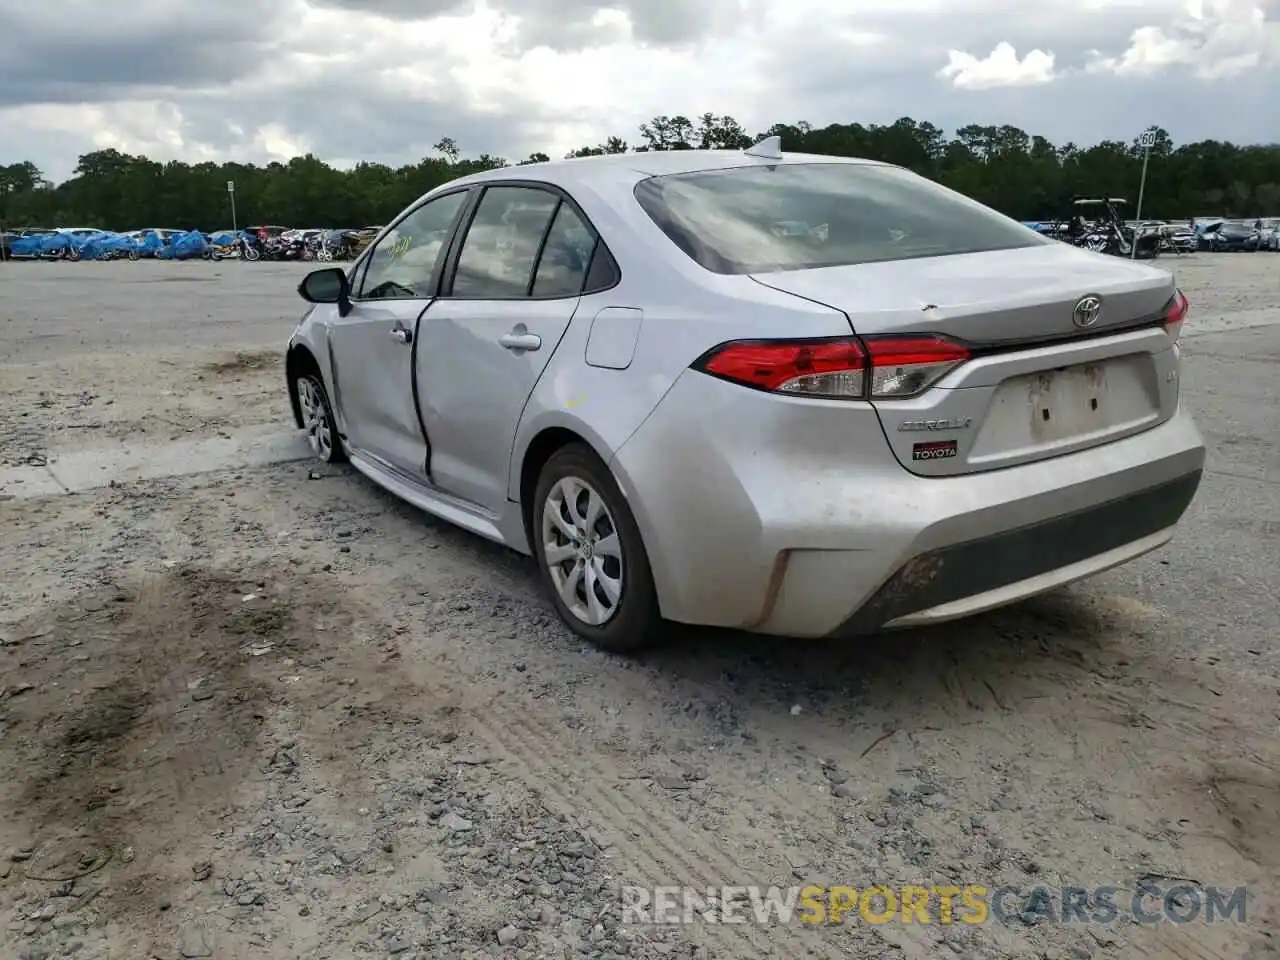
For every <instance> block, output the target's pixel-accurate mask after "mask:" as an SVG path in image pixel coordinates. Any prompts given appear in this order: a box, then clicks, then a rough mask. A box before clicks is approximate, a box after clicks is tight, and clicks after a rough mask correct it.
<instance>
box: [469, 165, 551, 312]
mask: <svg viewBox="0 0 1280 960" xmlns="http://www.w3.org/2000/svg"><path fill="white" fill-rule="evenodd" d="M559 204H560V198H559V197H558V196H557V195H556V194H554V193H551V192H550V191H547V190H538V189H534V188H532V187H490V188H489V189H487V190H485V192H484V196H483V197H482V198H481V199H480V204H479V206H478V207H477V208H476V214H475V217H474V218H473V219H472V221H471V226H470V227H469V228H468V229H467V235H466V239H464V240H463V241H462V250H461V251H460V252H459V254H458V266H457V269H456V271H455V272H454V277H453V288H452V291H451V295H452V296H454V297H460V298H466V299H470V300H511V299H517V298H521V297H527V296H528V295H529V286H530V283H531V282H532V280H533V271H534V266H535V264H536V263H537V261H538V253H539V251H540V250H541V248H542V241H543V238H544V237H545V236H546V235H547V228H548V227H549V226H551V218H552V217H553V216H555V213H556V209H557V207H558V206H559Z"/></svg>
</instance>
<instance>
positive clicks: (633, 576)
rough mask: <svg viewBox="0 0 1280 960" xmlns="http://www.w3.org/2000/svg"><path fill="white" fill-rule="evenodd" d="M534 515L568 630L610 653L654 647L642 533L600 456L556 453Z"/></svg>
mask: <svg viewBox="0 0 1280 960" xmlns="http://www.w3.org/2000/svg"><path fill="white" fill-rule="evenodd" d="M529 509H530V515H529V535H530V537H531V539H532V541H533V542H532V544H531V546H532V547H533V552H534V555H535V556H536V557H537V559H538V567H539V569H540V570H541V572H542V579H543V582H544V583H545V584H546V586H547V590H548V592H549V593H550V595H551V602H552V603H553V604H555V607H556V612H557V613H559V614H560V618H561V619H562V620H563V621H564V622H565V624H566V625H567V626H568V627H569V629H571V630H572V631H573V632H574V633H576V634H577V635H578V636H580V637H582V638H583V639H584V640H587V641H588V642H590V643H591V644H593V645H595V646H596V647H598V648H600V649H601V650H605V651H608V652H609V653H635V652H637V651H639V650H641V649H643V648H645V647H647V646H651V645H653V644H654V643H655V642H657V640H658V638H659V633H660V628H661V626H662V616H661V613H660V612H659V609H658V593H657V589H656V587H655V586H654V583H653V573H652V570H651V569H650V567H649V557H648V554H647V553H646V552H645V548H644V541H643V540H642V539H641V536H640V528H639V527H638V526H637V525H636V521H635V517H634V516H632V513H631V510H630V508H629V507H628V505H627V500H626V498H625V497H624V496H623V495H622V491H621V490H620V489H619V488H618V484H617V481H615V480H614V479H613V475H612V474H611V473H610V472H609V468H608V467H606V466H605V465H604V463H603V462H602V461H601V460H600V458H599V457H597V456H596V454H595V452H594V451H593V450H592V449H591V448H590V447H588V446H587V445H586V444H583V443H574V444H570V445H568V446H566V447H563V448H561V449H560V450H557V451H556V452H555V453H554V454H552V456H551V458H550V459H549V460H548V461H547V462H546V464H545V465H544V466H543V468H542V473H541V474H540V475H539V477H538V485H537V488H536V490H535V492H534V496H533V502H532V504H530V508H529Z"/></svg>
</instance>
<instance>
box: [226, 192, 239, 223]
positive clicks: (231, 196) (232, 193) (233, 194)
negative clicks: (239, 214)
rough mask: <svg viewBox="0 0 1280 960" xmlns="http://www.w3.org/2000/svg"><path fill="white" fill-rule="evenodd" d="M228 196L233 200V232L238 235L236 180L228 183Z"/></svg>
mask: <svg viewBox="0 0 1280 960" xmlns="http://www.w3.org/2000/svg"><path fill="white" fill-rule="evenodd" d="M227 196H229V197H230V198H231V232H232V233H238V232H239V231H238V230H237V228H236V182H235V181H234V180H228V181H227Z"/></svg>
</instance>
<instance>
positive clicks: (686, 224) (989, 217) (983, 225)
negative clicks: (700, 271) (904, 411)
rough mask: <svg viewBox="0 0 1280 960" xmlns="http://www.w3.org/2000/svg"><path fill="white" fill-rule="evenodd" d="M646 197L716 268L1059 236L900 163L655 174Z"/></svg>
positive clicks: (736, 269)
mask: <svg viewBox="0 0 1280 960" xmlns="http://www.w3.org/2000/svg"><path fill="white" fill-rule="evenodd" d="M635 196H636V200H637V201H639V203H640V206H641V207H642V208H643V209H644V211H645V212H646V213H647V214H648V215H649V217H650V218H651V219H652V220H653V221H654V222H655V223H656V224H657V225H658V226H659V227H661V229H662V231H663V232H664V233H665V234H666V235H667V237H668V238H669V239H670V240H671V241H672V242H673V243H675V244H676V246H678V247H679V248H680V249H681V250H683V251H684V252H685V253H686V254H687V255H688V256H689V257H691V258H692V259H693V260H695V261H696V262H697V263H699V264H701V265H702V266H703V267H705V268H706V269H708V270H712V271H714V272H716V273H729V274H739V273H772V272H776V271H784V270H806V269H813V268H818V267H835V266H848V265H851V264H860V263H879V262H884V261H888V260H909V259H916V258H920V257H937V256H949V255H954V254H962V253H982V252H987V251H992V250H1013V249H1018V248H1022V247H1034V246H1039V245H1043V244H1047V243H1054V242H1055V241H1053V240H1051V239H1049V238H1047V237H1043V236H1041V235H1039V234H1038V233H1036V232H1035V231H1034V230H1032V229H1030V228H1028V227H1024V226H1023V225H1021V224H1019V223H1018V222H1017V221H1014V220H1011V219H1009V218H1007V217H1005V216H1003V215H1002V214H999V213H997V212H996V211H994V210H992V209H990V208H988V207H985V206H983V205H982V204H980V203H978V202H976V201H974V200H970V199H969V198H967V197H964V196H962V195H961V194H958V193H956V192H954V191H952V190H948V189H947V188H946V187H943V186H941V185H940V184H937V183H934V182H933V181H931V180H927V179H925V178H924V177H921V176H917V175H916V174H914V173H911V172H910V171H907V170H903V169H900V168H898V167H884V166H878V165H874V164H854V163H786V164H778V165H776V166H772V167H765V166H755V165H753V166H747V167H735V168H732V169H727V170H711V171H705V172H699V173H684V174H672V175H667V176H658V177H651V178H649V179H647V180H642V181H641V182H640V183H639V184H637V185H636V189H635Z"/></svg>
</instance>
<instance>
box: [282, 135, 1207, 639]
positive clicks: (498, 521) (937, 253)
mask: <svg viewBox="0 0 1280 960" xmlns="http://www.w3.org/2000/svg"><path fill="white" fill-rule="evenodd" d="M299 292H300V293H301V295H302V296H303V298H304V299H306V300H308V301H309V302H310V303H311V304H312V306H311V308H310V310H308V312H307V313H306V315H305V316H304V317H303V319H302V321H301V322H300V323H299V325H298V327H297V330H296V331H295V332H294V334H293V336H292V338H291V339H290V341H289V344H288V354H287V376H288V387H289V392H290V398H291V400H292V403H293V412H294V416H295V419H296V421H297V424H298V426H299V428H302V429H304V430H305V431H306V432H307V434H308V436H309V438H310V440H311V444H312V447H313V449H314V450H315V452H316V454H317V455H318V456H319V457H321V458H322V459H324V460H327V461H338V460H343V459H349V460H350V462H351V463H352V464H353V465H354V466H355V467H356V469H358V470H359V471H360V472H362V473H364V474H366V475H367V476H368V477H370V478H371V479H372V480H373V481H374V482H375V483H377V484H379V485H380V486H382V487H385V488H386V489H388V490H390V491H391V492H393V493H395V494H396V495H398V496H400V497H402V498H403V499H405V500H407V501H409V502H410V503H413V504H415V505H417V506H418V507H420V508H422V509H423V510H426V511H428V512H430V513H432V514H435V515H437V516H439V517H442V518H444V519H446V520H448V521H450V522H452V523H454V524H457V525H458V526H460V527H463V528H465V529H467V530H470V531H472V532H474V533H476V534H479V535H480V536H483V537H487V538H489V539H491V540H494V541H497V542H498V543H501V544H505V545H506V546H508V547H510V548H512V549H514V550H516V551H519V552H521V553H524V554H530V555H532V556H534V557H535V558H536V559H537V562H538V565H539V567H540V569H541V573H542V576H543V577H544V578H545V581H546V584H547V587H548V588H549V593H550V596H551V599H552V602H553V603H554V604H555V606H556V608H557V610H558V611H559V613H560V616H561V617H562V618H563V619H564V621H565V622H566V623H567V624H568V625H569V626H570V627H571V628H572V629H573V630H575V631H576V632H577V633H578V634H580V635H581V636H583V637H585V638H587V639H588V640H590V641H592V642H593V643H595V644H597V645H599V646H600V647H602V648H605V649H608V650H613V651H627V650H635V649H637V648H639V647H641V646H643V645H644V644H646V643H648V642H650V641H652V640H655V639H658V638H660V637H661V635H662V625H663V623H664V621H678V622H684V623H692V624H706V625H716V626H723V627H735V628H740V629H743V630H748V631H756V632H761V633H768V634H775V635H786V636H798V637H841V636H850V635H857V634H867V633H875V632H879V631H882V630H888V629H894V628H899V627H911V626H918V625H925V624H931V623H937V622H941V621H945V620H950V619H954V618H958V617H963V616H967V615H970V614H974V613H977V612H979V611H983V610H987V609H990V608H993V607H997V606H1001V605H1003V604H1007V603H1010V602H1013V601H1016V600H1019V599H1021V598H1024V597H1028V596H1030V595H1032V594H1036V593H1039V592H1041V591H1045V590H1049V589H1052V588H1054V587H1057V586H1059V585H1061V584H1065V583H1068V582H1070V581H1074V580H1078V579H1080V578H1082V577H1086V576H1089V575H1092V574H1095V573H1097V572H1099V571H1101V570H1104V569H1106V568H1108V567H1112V566H1115V565H1117V564H1121V563H1125V562H1126V561H1129V560H1132V559H1133V558H1135V557H1138V556H1140V555H1141V554H1144V553H1146V552H1147V551H1150V550H1152V549H1154V548H1156V547H1159V546H1161V545H1163V544H1164V543H1166V542H1167V541H1168V540H1169V539H1170V538H1171V537H1172V536H1173V534H1174V528H1175V526H1176V525H1177V524H1178V522H1179V519H1180V518H1181V517H1182V515H1183V512H1184V511H1185V510H1186V509H1187V506H1188V504H1189V503H1190V502H1191V500H1192V498H1193V496H1194V495H1195V492H1196V490H1197V487H1198V485H1199V483H1200V477H1201V471H1202V468H1203V465H1204V459H1205V451H1204V445H1203V441H1202V439H1201V437H1200V434H1199V433H1198V431H1197V429H1196V427H1195V425H1194V423H1193V422H1192V419H1191V417H1190V415H1189V414H1188V413H1187V411H1186V410H1185V409H1184V408H1183V407H1182V406H1181V404H1180V403H1179V348H1178V337H1179V331H1180V329H1181V327H1182V324H1183V321H1184V319H1185V318H1186V315H1187V301H1186V299H1185V298H1184V297H1183V296H1182V294H1181V293H1180V292H1179V291H1178V290H1177V289H1176V288H1175V286H1174V282H1173V279H1172V277H1171V276H1170V275H1169V274H1168V273H1166V272H1164V271H1162V270H1159V269H1156V268H1153V267H1150V266H1146V265H1143V264H1135V263H1132V262H1130V261H1128V260H1125V259H1123V258H1116V257H1108V256H1104V255H1101V254H1094V253H1090V252H1088V251H1085V250H1079V249H1076V248H1074V247H1071V246H1069V245H1067V244H1063V243H1059V242H1056V241H1054V240H1051V239H1047V238H1045V237H1042V236H1040V235H1039V234H1037V233H1035V232H1034V231H1033V230H1030V229H1028V228H1027V227H1024V226H1022V225H1021V224H1019V223H1017V222H1015V221H1013V220H1010V219H1008V218H1006V217H1004V216H1002V215H1000V214H998V213H996V212H994V211H992V210H990V209H988V208H986V207H984V206H982V205H981V204H978V203H976V202H974V201H972V200H969V199H967V198H965V197H963V196H961V195H959V194H957V193H954V192H952V191H950V190H947V189H945V188H943V187H941V186H939V185H937V184H935V183H933V182H931V181H929V180H926V179H924V178H922V177H919V176H916V175H914V174H912V173H910V172H908V171H906V170H903V169H900V168H897V167H893V166H889V165H886V164H882V163H873V162H867V161H860V160H852V159H844V158H834V157H824V156H811V155H784V154H783V153H782V151H781V149H780V145H779V143H778V142H777V140H776V139H772V138H771V139H769V140H766V141H764V142H762V143H761V144H758V145H757V146H756V147H754V148H752V149H750V150H747V151H744V152H732V151H724V152H719V151H678V152H653V153H640V154H629V155H621V156H609V157H592V158H585V159H580V160H570V161H565V162H553V163H544V164H534V165H529V166H520V167H515V168H506V169H499V170H491V171H487V172H484V173H480V174H476V175H473V176H469V177H465V178H462V179H460V180H456V181H454V182H452V183H449V184H447V185H445V186H442V187H440V188H438V189H436V190H434V191H432V192H431V193H429V194H427V195H426V196H424V197H423V198H422V199H421V200H419V201H418V202H416V203H414V204H413V205H412V206H411V207H409V208H408V209H407V210H405V211H404V212H403V213H402V214H401V215H400V216H399V217H397V218H396V219H395V220H394V221H393V222H392V223H391V225H390V226H389V227H387V228H385V229H384V230H383V231H382V232H381V233H380V235H379V236H378V238H377V239H376V241H375V242H374V243H373V244H372V245H370V247H369V248H368V249H367V250H366V251H365V252H364V254H363V255H362V256H361V257H360V259H359V260H357V261H356V262H355V263H354V265H352V266H351V267H350V269H346V270H340V269H333V268H330V269H324V270H317V271H316V272H314V273H312V274H309V275H308V276H307V277H306V279H305V280H304V281H303V282H302V283H301V285H300V286H299Z"/></svg>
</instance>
